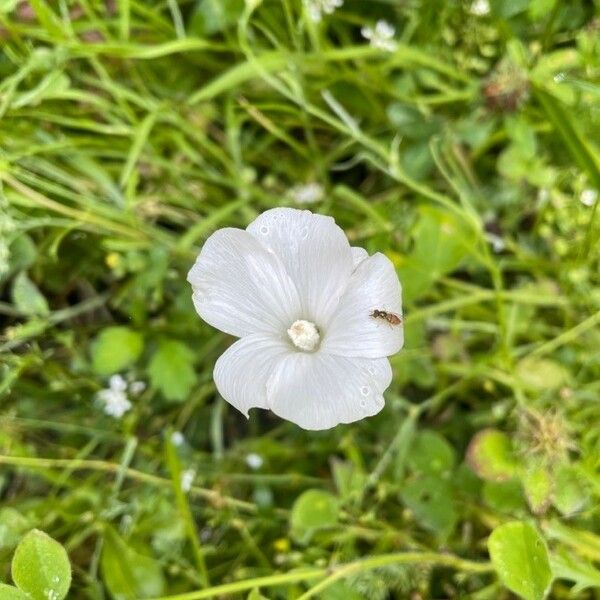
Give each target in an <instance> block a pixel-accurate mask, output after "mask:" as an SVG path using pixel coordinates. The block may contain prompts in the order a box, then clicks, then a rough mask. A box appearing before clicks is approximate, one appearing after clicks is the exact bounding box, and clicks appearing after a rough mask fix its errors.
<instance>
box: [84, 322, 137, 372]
mask: <svg viewBox="0 0 600 600" xmlns="http://www.w3.org/2000/svg"><path fill="white" fill-rule="evenodd" d="M143 349H144V339H143V337H142V336H141V335H140V334H139V333H137V332H136V331H133V330H131V329H129V328H128V327H107V328H106V329H103V330H102V331H101V332H100V334H99V335H98V337H96V339H95V340H94V342H93V344H92V350H91V353H92V366H93V368H94V371H96V373H98V374H99V375H111V374H113V373H118V372H119V371H122V370H123V369H126V368H127V367H129V366H131V365H132V364H133V363H135V361H136V360H137V359H138V358H139V356H140V354H141V353H142V350H143Z"/></svg>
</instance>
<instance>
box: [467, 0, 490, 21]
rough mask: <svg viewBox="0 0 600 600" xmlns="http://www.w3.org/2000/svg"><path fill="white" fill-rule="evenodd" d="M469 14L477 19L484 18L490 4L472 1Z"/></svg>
mask: <svg viewBox="0 0 600 600" xmlns="http://www.w3.org/2000/svg"><path fill="white" fill-rule="evenodd" d="M469 12H470V13H471V14H472V15H475V16H477V17H485V15H488V14H489V13H490V3H489V1H488V0H474V2H473V3H472V4H471V8H469Z"/></svg>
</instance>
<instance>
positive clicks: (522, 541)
mask: <svg viewBox="0 0 600 600" xmlns="http://www.w3.org/2000/svg"><path fill="white" fill-rule="evenodd" d="M488 548H489V551H490V557H491V559H492V563H493V565H494V567H495V569H496V571H497V572H498V576H499V577H500V579H501V581H502V583H504V585H505V586H506V587H507V588H508V589H510V590H512V591H513V592H514V593H515V594H517V595H518V596H520V597H521V598H525V600H542V599H543V598H545V597H546V594H547V592H548V589H549V587H550V583H551V581H552V573H551V571H550V563H549V561H548V551H547V549H546V545H545V543H544V540H543V539H542V537H541V536H540V534H539V533H538V532H537V531H536V530H535V528H533V527H532V526H531V525H529V523H522V522H518V521H514V522H511V523H505V524H504V525H500V526H499V527H497V528H496V529H494V531H492V534H491V535H490V538H489V540H488Z"/></svg>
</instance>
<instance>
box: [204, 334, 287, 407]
mask: <svg viewBox="0 0 600 600" xmlns="http://www.w3.org/2000/svg"><path fill="white" fill-rule="evenodd" d="M291 352H292V351H291V349H290V346H289V345H288V344H287V343H286V342H284V341H282V340H278V339H277V338H275V337H274V336H271V335H265V334H262V333H254V334H252V335H248V336H246V337H244V338H242V339H241V340H238V341H237V342H235V343H234V344H232V345H231V346H230V347H229V348H228V349H227V350H226V351H225V352H224V353H223V354H222V355H221V356H220V357H219V360H217V363H216V364H215V369H214V373H213V377H214V380H215V384H216V386H217V389H218V390H219V393H220V394H221V396H223V398H225V400H227V402H229V404H231V405H232V406H234V407H235V408H237V409H238V410H239V411H240V412H241V413H243V414H244V415H246V417H248V410H249V409H251V408H254V407H256V408H268V403H267V380H268V379H269V376H270V375H271V373H272V372H273V369H274V367H275V365H276V364H277V363H278V362H279V361H280V360H281V359H282V358H283V357H284V356H285V355H286V354H288V353H291Z"/></svg>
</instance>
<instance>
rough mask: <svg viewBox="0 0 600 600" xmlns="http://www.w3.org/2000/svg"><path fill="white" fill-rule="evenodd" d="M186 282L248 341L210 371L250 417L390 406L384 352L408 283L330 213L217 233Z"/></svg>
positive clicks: (272, 215)
mask: <svg viewBox="0 0 600 600" xmlns="http://www.w3.org/2000/svg"><path fill="white" fill-rule="evenodd" d="M188 281H189V282H190V283H191V284H192V289H193V295H192V300H193V302H194V306H195V307H196V310H197V312H198V314H199V315H200V316H201V317H202V318H203V319H204V320H205V321H206V322H207V323H209V324H210V325H212V326H213V327H217V328H218V329H220V330H221V331H224V332H225V333H229V334H231V335H233V336H236V337H239V338H241V339H239V340H238V341H237V342H235V343H234V344H232V345H231V346H230V347H229V349H228V350H226V352H225V353H224V354H223V355H222V356H221V357H220V358H219V360H218V361H217V364H216V365H215V370H214V379H215V383H216V386H217V389H218V390H219V393H220V394H221V396H223V398H225V400H227V401H228V402H229V403H230V404H232V405H233V406H234V407H235V408H237V409H238V410H239V411H240V412H242V413H243V414H244V415H246V417H248V411H249V410H250V409H251V408H254V407H257V408H263V409H270V410H271V411H273V412H274V413H275V414H277V415H279V416H280V417H282V418H284V419H287V420H288V421H292V422H293V423H296V424H297V425H299V426H300V427H303V428H304V429H313V430H314V429H329V428H331V427H334V426H335V425H337V424H338V423H351V422H353V421H357V420H359V419H362V418H364V417H367V416H371V415H375V414H377V413H378V412H379V411H380V410H381V409H382V408H383V406H384V400H383V393H384V391H385V390H386V389H387V387H388V386H389V385H390V383H391V381H392V369H391V366H390V361H389V360H388V359H387V357H388V356H391V355H392V354H395V353H396V352H398V350H400V348H401V347H402V344H403V340H404V335H403V328H402V318H401V315H402V303H401V287H400V282H399V281H398V276H397V274H396V270H395V269H394V266H393V264H392V263H391V261H390V260H389V259H388V258H387V257H386V256H384V255H383V254H379V253H376V254H374V255H372V256H369V254H368V253H367V251H366V250H364V249H363V248H353V247H351V246H350V244H349V242H348V239H347V238H346V235H345V234H344V232H343V231H342V229H340V227H338V226H337V225H336V223H335V221H334V220H333V219H332V218H331V217H325V216H323V215H317V214H313V213H312V212H310V211H308V210H298V209H294V208H274V209H271V210H268V211H266V212H264V213H263V214H262V215H260V216H259V217H258V218H257V219H256V220H255V221H253V222H252V223H250V225H249V226H248V227H247V229H246V230H242V229H234V228H231V227H228V228H225V229H220V230H218V231H216V232H215V233H213V234H212V235H211V236H210V237H209V238H208V240H207V241H206V242H205V244H204V247H203V248H202V251H201V252H200V255H199V256H198V258H197V260H196V263H195V265H194V266H193V267H192V269H191V270H190V272H189V274H188ZM247 460H248V461H249V462H248V464H249V466H250V468H254V466H253V465H258V464H259V461H258V460H257V459H256V457H252V458H248V459H247Z"/></svg>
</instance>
